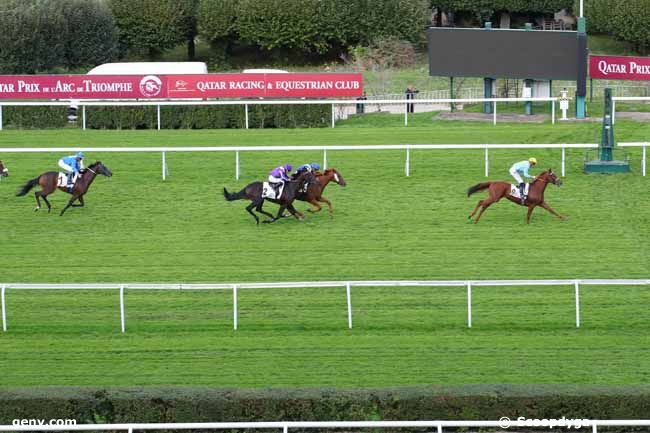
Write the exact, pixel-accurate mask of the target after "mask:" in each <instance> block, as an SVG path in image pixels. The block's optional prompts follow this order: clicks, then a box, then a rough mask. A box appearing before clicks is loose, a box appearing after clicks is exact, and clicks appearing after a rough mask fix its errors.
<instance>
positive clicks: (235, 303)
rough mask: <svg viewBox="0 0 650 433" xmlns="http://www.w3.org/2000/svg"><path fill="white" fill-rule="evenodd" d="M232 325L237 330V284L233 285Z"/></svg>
mask: <svg viewBox="0 0 650 433" xmlns="http://www.w3.org/2000/svg"><path fill="white" fill-rule="evenodd" d="M232 323H233V329H234V330H235V331H236V330H237V284H233V285H232Z"/></svg>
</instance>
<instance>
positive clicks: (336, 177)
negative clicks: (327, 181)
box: [334, 173, 339, 183]
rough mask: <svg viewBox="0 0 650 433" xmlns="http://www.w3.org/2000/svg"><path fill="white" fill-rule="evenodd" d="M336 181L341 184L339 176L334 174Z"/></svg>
mask: <svg viewBox="0 0 650 433" xmlns="http://www.w3.org/2000/svg"><path fill="white" fill-rule="evenodd" d="M334 180H335V181H336V183H339V175H338V174H336V173H334Z"/></svg>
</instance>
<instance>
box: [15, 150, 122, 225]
mask: <svg viewBox="0 0 650 433" xmlns="http://www.w3.org/2000/svg"><path fill="white" fill-rule="evenodd" d="M98 174H101V175H104V176H106V177H111V176H113V173H111V171H110V170H109V169H108V168H106V166H104V164H102V163H101V162H100V161H97V162H95V163H94V164H91V165H89V166H88V168H86V169H85V170H84V171H83V172H82V174H81V177H80V178H79V179H77V181H76V182H75V184H74V186H73V187H72V192H68V189H67V188H66V187H65V186H60V187H58V188H59V189H60V190H61V191H63V192H66V193H68V194H70V195H72V197H71V198H70V200H69V201H68V204H67V205H66V206H65V207H64V208H63V210H62V211H61V213H60V214H59V215H63V213H64V212H65V211H66V210H67V209H68V208H69V207H70V206H72V207H83V206H84V195H85V194H86V193H87V192H88V188H90V185H91V184H92V183H93V181H94V180H95V177H97V175H98ZM58 177H59V173H57V172H56V171H48V172H46V173H43V174H41V175H40V176H38V177H35V178H34V179H32V180H30V181H28V182H27V183H26V184H25V185H23V187H22V188H21V189H20V191H18V193H17V194H16V196H18V197H22V196H24V195H25V194H27V193H28V192H29V190H31V189H32V188H33V187H35V186H36V185H40V186H41V188H42V189H41V190H40V191H36V192H35V193H34V197H36V209H34V210H35V211H37V210H39V209H40V208H41V201H40V199H39V198H42V199H43V201H45V204H46V205H47V211H48V213H49V212H50V211H51V210H52V206H51V205H50V202H49V201H48V200H47V196H48V195H50V194H52V193H53V192H54V191H56V189H57V178H58ZM76 200H79V204H72V203H74V202H75V201H76Z"/></svg>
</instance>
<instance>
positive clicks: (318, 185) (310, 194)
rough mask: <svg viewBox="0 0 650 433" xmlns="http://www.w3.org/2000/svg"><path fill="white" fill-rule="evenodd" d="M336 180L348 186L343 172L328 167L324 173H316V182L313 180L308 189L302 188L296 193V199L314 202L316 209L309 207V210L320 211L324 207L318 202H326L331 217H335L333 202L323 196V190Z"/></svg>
mask: <svg viewBox="0 0 650 433" xmlns="http://www.w3.org/2000/svg"><path fill="white" fill-rule="evenodd" d="M332 180H333V181H334V182H336V183H337V184H339V185H341V186H346V185H347V183H346V182H345V179H343V176H341V173H339V172H338V170H337V169H335V168H328V169H327V170H325V171H324V172H323V173H316V182H311V183H309V185H308V186H307V191H303V190H302V189H301V190H300V191H298V193H297V194H296V200H301V201H306V202H308V203H310V204H312V205H313V206H314V207H315V208H316V209H307V210H308V211H309V212H320V210H321V209H322V208H323V207H322V206H321V205H319V204H318V202H321V203H326V204H327V207H328V208H329V213H330V217H333V210H332V203H331V202H330V201H329V200H328V199H326V198H325V197H323V195H322V194H323V191H324V190H325V187H326V186H327V184H328V183H330V182H331V181H332Z"/></svg>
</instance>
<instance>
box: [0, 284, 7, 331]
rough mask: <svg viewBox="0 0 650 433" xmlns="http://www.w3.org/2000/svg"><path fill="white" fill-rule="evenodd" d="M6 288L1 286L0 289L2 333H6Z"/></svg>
mask: <svg viewBox="0 0 650 433" xmlns="http://www.w3.org/2000/svg"><path fill="white" fill-rule="evenodd" d="M6 288H7V286H5V285H4V284H3V285H2V288H1V289H0V292H2V295H1V296H0V297H1V298H2V332H7V306H6V300H5V290H6Z"/></svg>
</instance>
